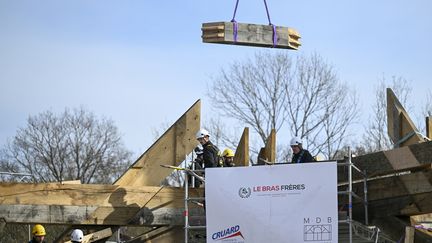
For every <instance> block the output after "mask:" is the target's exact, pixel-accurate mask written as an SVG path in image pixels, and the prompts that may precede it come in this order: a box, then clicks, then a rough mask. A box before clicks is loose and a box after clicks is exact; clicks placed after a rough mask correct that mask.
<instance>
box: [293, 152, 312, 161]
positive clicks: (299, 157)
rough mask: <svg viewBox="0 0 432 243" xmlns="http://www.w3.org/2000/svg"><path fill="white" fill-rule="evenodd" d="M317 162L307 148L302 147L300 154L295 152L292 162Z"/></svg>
mask: <svg viewBox="0 0 432 243" xmlns="http://www.w3.org/2000/svg"><path fill="white" fill-rule="evenodd" d="M304 162H315V159H314V158H313V157H312V155H311V154H310V153H309V151H307V150H306V149H301V150H300V152H299V153H298V154H294V155H293V157H292V160H291V163H304Z"/></svg>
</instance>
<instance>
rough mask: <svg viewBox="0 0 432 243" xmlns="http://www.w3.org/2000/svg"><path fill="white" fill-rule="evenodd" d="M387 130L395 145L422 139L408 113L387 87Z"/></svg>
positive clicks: (398, 145)
mask: <svg viewBox="0 0 432 243" xmlns="http://www.w3.org/2000/svg"><path fill="white" fill-rule="evenodd" d="M387 131H388V135H389V136H390V138H391V140H392V141H393V143H394V146H395V147H403V146H406V145H411V144H415V143H419V142H422V141H424V139H423V138H422V137H421V136H420V135H419V132H418V129H417V128H416V126H415V125H414V123H413V121H412V120H411V119H410V117H409V115H408V113H407V112H406V110H405V109H404V107H403V106H402V104H401V103H400V101H399V100H398V98H397V97H396V95H395V94H394V92H393V90H392V89H390V88H387Z"/></svg>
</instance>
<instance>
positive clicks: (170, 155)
mask: <svg viewBox="0 0 432 243" xmlns="http://www.w3.org/2000/svg"><path fill="white" fill-rule="evenodd" d="M200 114H201V101H200V100H198V101H196V102H195V104H193V105H192V106H191V107H190V108H189V109H188V110H187V111H186V112H185V113H184V114H183V115H182V116H181V117H180V118H179V119H178V120H177V121H176V122H175V123H174V124H173V125H172V126H171V127H170V128H169V129H168V130H167V131H166V132H165V133H164V134H163V135H162V136H161V137H160V138H159V139H158V140H157V141H156V142H155V143H154V144H153V145H152V146H151V147H150V148H149V149H148V150H147V151H146V152H144V154H142V155H141V156H140V157H139V158H138V160H137V161H136V162H135V163H134V164H133V165H132V166H131V167H130V168H129V170H127V171H126V172H125V173H124V174H123V175H122V176H121V177H120V178H119V179H118V180H117V181H116V182H115V183H114V184H115V185H128V186H159V185H160V184H161V182H162V181H163V180H164V179H165V178H166V177H167V176H168V175H169V174H170V171H169V170H167V169H164V168H161V166H160V165H174V166H177V165H179V164H180V163H181V162H182V161H183V160H184V159H185V156H186V155H187V154H189V153H191V152H192V150H193V149H194V148H195V147H196V145H197V141H196V139H195V133H196V131H198V130H199V128H200Z"/></svg>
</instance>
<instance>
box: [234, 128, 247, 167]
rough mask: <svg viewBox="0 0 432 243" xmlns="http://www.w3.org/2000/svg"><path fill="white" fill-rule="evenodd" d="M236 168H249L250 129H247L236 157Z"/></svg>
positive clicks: (244, 131)
mask: <svg viewBox="0 0 432 243" xmlns="http://www.w3.org/2000/svg"><path fill="white" fill-rule="evenodd" d="M234 164H236V166H249V128H248V127H245V128H244V130H243V134H242V136H241V138H240V142H239V144H238V146H237V149H236V152H235V155H234Z"/></svg>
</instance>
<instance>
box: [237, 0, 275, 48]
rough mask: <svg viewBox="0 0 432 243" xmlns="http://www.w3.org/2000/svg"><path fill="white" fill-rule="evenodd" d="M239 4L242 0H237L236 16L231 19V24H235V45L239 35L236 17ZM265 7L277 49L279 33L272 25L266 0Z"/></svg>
mask: <svg viewBox="0 0 432 243" xmlns="http://www.w3.org/2000/svg"><path fill="white" fill-rule="evenodd" d="M239 2H240V0H237V1H236V5H235V8H234V14H233V17H232V19H231V22H232V23H233V37H234V43H235V42H237V34H238V23H237V21H236V20H235V16H236V14H237V7H238V4H239ZM264 5H265V8H266V13H267V19H268V21H269V25H271V26H272V28H273V47H275V46H276V45H277V39H278V36H277V32H276V26H275V25H273V24H272V23H271V20H270V13H269V11H268V7H267V1H266V0H264Z"/></svg>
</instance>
